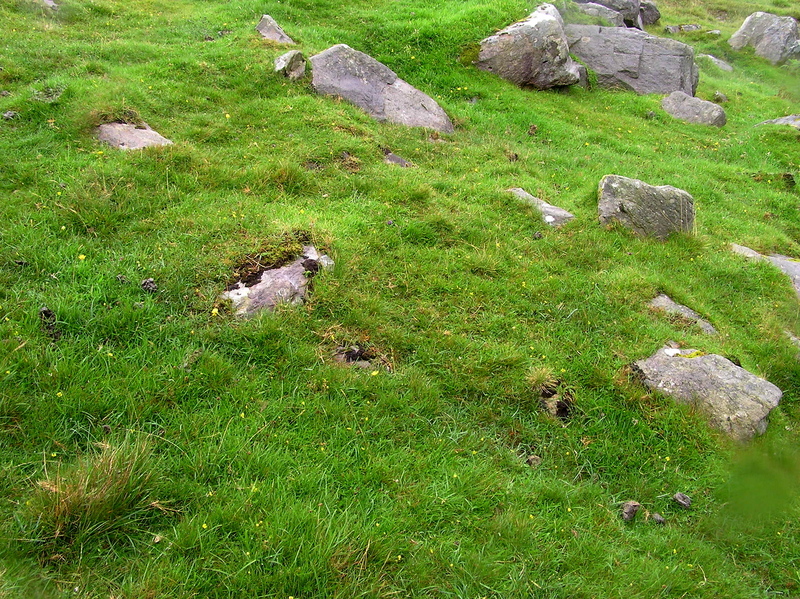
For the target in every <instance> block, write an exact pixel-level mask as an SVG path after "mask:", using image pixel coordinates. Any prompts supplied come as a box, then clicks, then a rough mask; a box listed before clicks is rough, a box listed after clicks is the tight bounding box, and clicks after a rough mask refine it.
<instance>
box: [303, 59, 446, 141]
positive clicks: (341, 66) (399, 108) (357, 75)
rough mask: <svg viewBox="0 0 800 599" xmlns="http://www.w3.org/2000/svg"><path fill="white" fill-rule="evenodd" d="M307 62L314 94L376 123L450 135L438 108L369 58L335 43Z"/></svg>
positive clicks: (382, 65)
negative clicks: (335, 98)
mask: <svg viewBox="0 0 800 599" xmlns="http://www.w3.org/2000/svg"><path fill="white" fill-rule="evenodd" d="M309 60H310V61H311V66H312V79H311V85H312V86H313V87H314V89H315V90H316V91H317V93H320V94H325V95H329V96H340V97H342V98H344V99H345V100H348V101H350V102H352V103H353V104H355V105H356V106H358V107H359V108H361V109H362V110H364V111H365V112H366V113H367V114H369V115H370V116H371V117H373V118H374V119H376V120H378V121H389V122H392V123H397V124H399V125H406V126H408V127H427V128H429V129H434V130H436V131H441V132H444V133H452V132H453V123H452V122H451V121H450V118H449V117H448V116H447V114H446V113H445V112H444V110H442V107H441V106H439V105H438V104H437V103H436V102H435V101H434V100H433V99H432V98H431V97H429V96H427V95H426V94H424V93H422V92H421V91H419V90H418V89H417V88H415V87H413V86H411V85H409V84H408V83H406V82H405V81H403V80H402V79H400V78H399V77H398V76H397V74H396V73H395V72H394V71H392V70H391V69H390V68H389V67H387V66H386V65H384V64H381V63H380V62H378V61H377V60H375V59H374V58H372V57H371V56H368V55H366V54H364V53H363V52H359V51H358V50H353V49H352V48H351V47H350V46H347V45H345V44H338V45H336V46H333V47H331V48H328V49H327V50H325V51H324V52H321V53H319V54H317V55H315V56H312V57H311V58H310V59H309Z"/></svg>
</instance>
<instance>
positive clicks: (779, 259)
mask: <svg viewBox="0 0 800 599" xmlns="http://www.w3.org/2000/svg"><path fill="white" fill-rule="evenodd" d="M731 250H733V252H734V253H736V254H739V255H741V256H745V257H746V258H751V259H753V260H766V261H768V262H772V264H774V265H775V266H777V267H778V268H779V269H780V270H781V272H783V273H784V274H785V275H786V276H788V277H789V279H791V281H792V285H793V286H794V290H795V291H796V292H797V296H798V298H800V259H798V258H790V257H789V256H782V255H781V254H771V255H769V256H764V255H763V254H759V253H758V252H757V251H755V250H751V249H750V248H749V247H745V246H743V245H738V244H735V243H732V244H731Z"/></svg>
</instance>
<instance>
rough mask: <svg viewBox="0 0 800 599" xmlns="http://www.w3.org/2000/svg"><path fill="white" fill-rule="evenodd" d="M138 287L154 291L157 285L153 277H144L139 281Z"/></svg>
mask: <svg viewBox="0 0 800 599" xmlns="http://www.w3.org/2000/svg"><path fill="white" fill-rule="evenodd" d="M139 287H141V288H142V291H146V292H147V293H155V292H156V291H158V285H156V282H155V280H153V279H145V280H144V281H142V282H141V283H140V285H139Z"/></svg>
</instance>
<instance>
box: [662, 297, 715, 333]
mask: <svg viewBox="0 0 800 599" xmlns="http://www.w3.org/2000/svg"><path fill="white" fill-rule="evenodd" d="M649 305H650V307H651V308H654V309H656V310H661V311H663V312H666V313H668V314H676V315H678V316H681V317H683V318H685V319H687V320H691V321H692V322H694V323H695V324H696V325H697V326H698V327H700V328H701V329H702V330H703V332H704V333H706V334H708V335H716V334H717V329H715V328H714V327H713V325H712V324H711V323H710V322H708V321H707V320H705V319H704V318H703V317H702V316H700V315H699V314H698V313H697V312H695V311H694V310H692V309H691V308H689V307H687V306H684V305H683V304H678V303H676V302H674V301H673V300H672V298H670V297H669V296H668V295H665V294H663V293H662V294H660V295H657V296H656V297H655V298H653V300H652V301H651V302H650V304H649Z"/></svg>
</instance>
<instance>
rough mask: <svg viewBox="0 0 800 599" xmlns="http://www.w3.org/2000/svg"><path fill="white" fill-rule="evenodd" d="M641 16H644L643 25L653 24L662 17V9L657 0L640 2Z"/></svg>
mask: <svg viewBox="0 0 800 599" xmlns="http://www.w3.org/2000/svg"><path fill="white" fill-rule="evenodd" d="M639 16H640V17H641V18H642V25H652V24H653V23H658V21H659V20H660V19H661V11H660V10H658V7H657V6H656V5H655V2H649V1H648V0H642V1H641V2H640V3H639Z"/></svg>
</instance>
